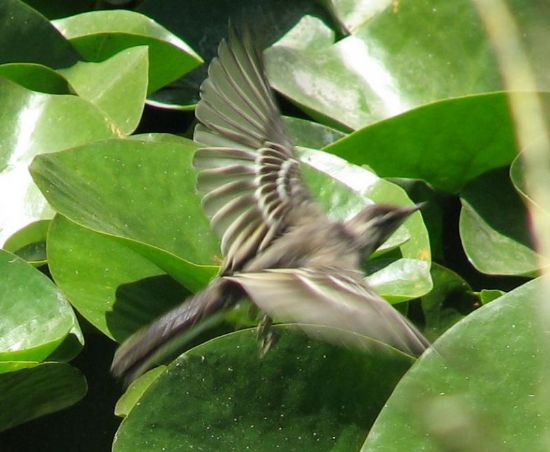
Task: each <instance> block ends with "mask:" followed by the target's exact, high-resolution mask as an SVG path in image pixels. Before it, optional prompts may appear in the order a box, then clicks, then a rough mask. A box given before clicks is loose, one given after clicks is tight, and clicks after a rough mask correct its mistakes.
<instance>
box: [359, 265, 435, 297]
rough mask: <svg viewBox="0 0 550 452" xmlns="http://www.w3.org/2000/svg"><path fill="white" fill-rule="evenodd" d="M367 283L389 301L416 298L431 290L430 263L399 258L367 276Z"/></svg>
mask: <svg viewBox="0 0 550 452" xmlns="http://www.w3.org/2000/svg"><path fill="white" fill-rule="evenodd" d="M367 281H368V283H369V285H370V286H371V287H372V288H373V289H374V290H376V292H378V293H379V294H380V295H382V296H383V297H384V298H385V299H386V300H388V301H389V302H391V303H399V302H402V301H406V300H411V299H413V298H418V297H420V296H422V295H425V294H427V293H428V292H430V290H432V278H431V277H430V263H429V262H427V261H425V260H420V259H406V258H403V259H399V260H396V261H393V262H390V263H389V264H388V265H387V266H385V267H384V268H382V269H381V270H378V271H377V272H375V273H373V274H371V275H369V276H368V277H367Z"/></svg>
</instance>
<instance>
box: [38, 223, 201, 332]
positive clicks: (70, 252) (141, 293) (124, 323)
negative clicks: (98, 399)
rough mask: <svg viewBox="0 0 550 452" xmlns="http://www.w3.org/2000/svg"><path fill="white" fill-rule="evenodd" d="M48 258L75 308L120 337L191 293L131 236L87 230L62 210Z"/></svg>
mask: <svg viewBox="0 0 550 452" xmlns="http://www.w3.org/2000/svg"><path fill="white" fill-rule="evenodd" d="M48 258H49V266H50V271H51V273H52V276H53V278H54V280H55V282H56V284H57V285H58V286H59V287H60V288H61V289H62V290H63V292H64V293H65V294H66V295H67V297H68V299H69V301H70V302H71V304H72V305H73V306H74V307H75V309H77V310H78V312H79V313H80V314H81V315H82V316H83V317H84V318H85V319H86V320H88V321H89V322H90V323H91V324H92V325H94V326H95V327H96V328H97V329H99V330H100V331H101V332H102V333H104V334H105V335H107V336H108V337H110V338H112V339H115V340H117V341H122V340H124V339H126V338H127V337H128V336H129V335H130V334H131V333H133V332H134V331H136V330H137V329H139V328H140V327H142V326H143V325H145V324H147V323H149V322H150V321H151V320H153V319H154V318H156V317H158V316H159V315H160V314H162V313H163V312H165V311H166V310H168V309H169V308H170V307H172V306H174V305H175V304H177V303H179V302H181V301H183V300H184V299H185V297H186V296H188V295H189V292H187V291H186V290H185V289H184V288H183V287H182V286H181V285H180V284H178V283H177V282H176V281H175V280H174V279H172V278H171V277H170V276H168V275H167V274H166V272H165V271H164V270H163V269H162V268H159V267H158V266H157V265H156V264H155V263H154V262H152V261H151V260H150V259H148V258H147V257H144V256H143V255H142V254H140V253H138V252H136V251H135V250H134V249H132V247H131V246H128V241H124V240H120V239H118V238H116V237H112V236H109V235H105V234H99V233H97V232H94V231H91V230H88V229H85V228H83V227H80V226H78V225H76V224H74V223H72V222H70V221H69V220H67V219H65V218H63V217H62V216H59V215H58V216H56V217H55V219H54V220H53V222H52V225H51V227H50V233H49V236H48ZM198 270H200V269H198ZM209 276H211V275H209ZM206 279H207V278H206ZM203 284H204V283H203Z"/></svg>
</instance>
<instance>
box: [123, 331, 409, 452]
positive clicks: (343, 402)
mask: <svg viewBox="0 0 550 452" xmlns="http://www.w3.org/2000/svg"><path fill="white" fill-rule="evenodd" d="M276 330H277V331H279V332H281V338H280V340H279V342H278V343H277V345H276V346H275V347H274V348H273V349H272V350H271V351H270V352H269V353H268V354H267V355H266V356H265V357H264V358H263V359H260V358H259V357H258V351H257V343H256V338H255V331H254V330H244V331H240V332H237V333H232V334H229V335H227V336H222V337H219V338H216V339H214V340H211V341H209V342H207V343H205V344H202V345H200V346H198V347H195V348H193V349H191V350H189V351H188V352H186V353H185V354H183V355H182V356H180V357H179V358H178V359H177V360H176V361H175V362H174V363H172V364H171V365H170V366H169V368H168V369H167V371H166V372H164V373H163V374H162V375H161V376H160V377H158V378H157V379H156V380H155V381H154V382H153V383H152V384H151V386H149V388H148V389H147V390H146V392H145V394H144V395H143V396H142V397H141V398H140V400H139V402H138V403H137V404H136V405H135V406H134V408H133V409H132V411H131V412H130V414H129V415H128V417H126V418H125V420H124V421H123V423H122V425H121V427H120V428H119V431H118V432H117V435H116V439H115V443H114V445H113V450H114V451H116V452H122V451H135V450H144V449H147V450H149V451H161V450H187V449H190V448H204V449H208V450H246V449H251V450H276V449H278V448H286V449H290V450H329V449H338V450H357V448H358V447H359V446H360V445H361V443H362V442H363V440H364V437H365V435H366V432H367V431H368V429H369V426H370V425H371V423H372V422H373V421H374V419H375V418H376V415H377V413H378V410H379V409H380V407H381V406H382V405H383V404H384V401H385V400H386V398H387V397H388V395H389V394H390V393H391V391H392V389H393V387H394V385H395V384H396V382H397V381H398V380H399V378H400V376H401V375H402V374H403V372H404V371H405V370H406V369H407V368H408V366H409V365H410V362H411V360H410V358H409V357H407V356H406V355H403V354H401V353H399V352H397V351H396V350H394V349H391V348H389V347H383V346H380V348H375V349H371V352H368V353H366V352H361V351H359V350H353V349H346V348H340V347H337V346H334V345H329V344H325V343H321V342H317V341H315V340H313V339H309V338H307V337H306V336H305V335H304V334H303V333H301V332H299V331H298V330H297V329H295V328H289V327H277V328H276ZM363 340H365V341H368V339H366V338H363Z"/></svg>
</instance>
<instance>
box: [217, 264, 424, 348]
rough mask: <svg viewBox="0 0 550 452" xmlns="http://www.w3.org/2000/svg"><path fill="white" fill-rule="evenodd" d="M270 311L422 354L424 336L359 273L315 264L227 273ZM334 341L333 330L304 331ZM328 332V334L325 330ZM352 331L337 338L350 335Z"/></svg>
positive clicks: (273, 315)
mask: <svg viewBox="0 0 550 452" xmlns="http://www.w3.org/2000/svg"><path fill="white" fill-rule="evenodd" d="M226 279H229V280H231V281H234V282H236V283H238V284H240V286H241V287H242V288H243V290H244V291H246V292H247V293H248V295H249V296H250V298H251V299H252V301H253V302H254V303H255V304H256V305H258V307H259V308H260V309H261V310H262V311H264V312H266V313H267V314H268V315H270V316H272V317H276V318H281V319H285V320H290V321H293V322H298V323H305V324H313V325H320V326H328V327H334V328H338V329H341V330H346V331H348V332H353V333H357V334H360V335H362V336H368V337H371V338H373V339H375V340H377V341H380V342H384V343H386V344H389V345H392V346H394V347H396V348H398V349H400V350H402V351H403V352H405V353H408V354H414V355H419V354H421V353H422V352H423V351H424V350H425V349H426V348H427V347H428V346H429V342H428V341H427V339H425V338H424V336H423V335H422V334H421V333H420V332H419V331H418V330H417V329H416V328H415V327H414V326H413V325H412V324H411V323H410V322H409V321H408V320H407V319H406V318H405V317H403V316H402V315H401V314H400V313H399V312H398V311H396V310H395V309H394V308H393V307H392V306H391V305H390V304H388V303H387V302H386V301H384V300H383V299H382V298H381V297H380V296H379V295H377V294H376V293H375V292H374V291H373V290H372V289H371V288H369V286H368V285H367V284H366V283H365V282H364V281H363V279H362V277H361V275H360V274H354V273H351V272H347V273H346V274H342V272H341V271H340V273H330V272H328V273H327V272H324V271H319V270H313V269H306V268H300V269H275V270H266V271H263V272H258V273H243V274H241V273H238V274H236V275H234V276H231V277H226ZM311 331H315V334H316V335H321V336H323V335H324V338H325V339H329V340H334V339H335V338H334V334H333V332H332V333H331V331H330V330H329V329H327V330H323V329H316V330H315V329H314V330H306V332H311ZM324 331H325V333H324ZM346 337H349V335H342V336H341V337H339V338H338V339H341V340H343V341H345V340H346Z"/></svg>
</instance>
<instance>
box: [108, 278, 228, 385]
mask: <svg viewBox="0 0 550 452" xmlns="http://www.w3.org/2000/svg"><path fill="white" fill-rule="evenodd" d="M230 284H231V283H229V281H226V280H224V279H216V280H215V281H214V282H213V283H212V284H211V285H210V286H208V287H207V288H206V289H204V290H203V291H201V292H199V293H197V294H196V295H195V296H193V297H191V298H189V299H187V300H186V301H185V302H184V303H182V304H181V305H179V306H177V307H175V308H174V309H172V310H170V311H168V312H167V313H165V314H164V315H162V316H161V317H159V318H158V319H157V320H155V321H154V322H153V323H151V324H150V325H148V326H146V327H144V328H142V329H141V330H139V331H137V332H136V333H134V334H133V335H132V336H130V337H129V338H128V339H126V340H125V341H124V342H123V343H122V345H121V346H120V347H119V348H118V350H117V351H116V353H115V356H114V358H113V364H112V366H111V371H112V372H113V374H114V375H115V376H116V377H124V379H125V380H126V382H127V383H128V382H130V381H132V380H134V379H135V378H137V377H138V376H139V375H141V374H142V373H143V372H145V371H147V370H148V369H150V368H151V367H153V366H155V365H158V364H160V363H162V362H163V361H164V360H165V359H166V358H167V357H169V356H170V355H172V354H173V353H174V352H176V351H178V350H179V349H180V348H181V347H182V346H183V345H184V344H186V343H188V342H189V341H190V340H191V339H193V338H194V337H195V336H196V335H197V334H199V333H200V332H201V331H203V330H204V329H205V328H207V327H209V326H211V325H212V324H214V323H216V322H218V321H219V320H220V318H221V315H220V316H216V315H215V314H216V313H220V314H221V311H222V309H223V308H224V307H225V305H226V303H227V300H228V296H229V293H230V291H231V289H230V288H229V287H228V286H229V285H230Z"/></svg>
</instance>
